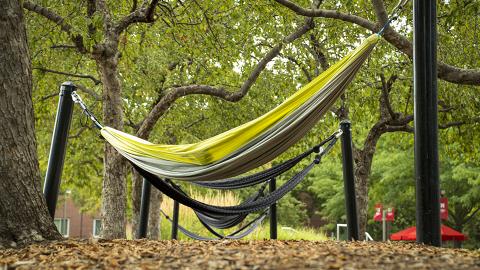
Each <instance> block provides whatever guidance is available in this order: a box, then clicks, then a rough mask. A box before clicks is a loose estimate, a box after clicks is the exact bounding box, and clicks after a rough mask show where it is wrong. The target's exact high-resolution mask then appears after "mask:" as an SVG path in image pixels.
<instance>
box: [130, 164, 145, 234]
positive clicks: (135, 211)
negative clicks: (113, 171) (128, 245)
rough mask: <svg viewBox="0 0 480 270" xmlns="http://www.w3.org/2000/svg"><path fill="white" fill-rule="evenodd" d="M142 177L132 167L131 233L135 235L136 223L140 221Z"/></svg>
mask: <svg viewBox="0 0 480 270" xmlns="http://www.w3.org/2000/svg"><path fill="white" fill-rule="evenodd" d="M142 185H143V177H142V176H141V175H140V174H139V173H138V172H137V171H136V170H135V169H133V168H132V220H131V224H132V233H133V235H134V237H135V236H136V235H137V230H138V224H139V221H140V205H141V198H142Z"/></svg>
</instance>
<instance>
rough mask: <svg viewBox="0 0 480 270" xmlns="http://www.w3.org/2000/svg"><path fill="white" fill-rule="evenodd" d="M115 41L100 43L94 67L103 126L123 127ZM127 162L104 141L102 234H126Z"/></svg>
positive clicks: (117, 236) (115, 236)
mask: <svg viewBox="0 0 480 270" xmlns="http://www.w3.org/2000/svg"><path fill="white" fill-rule="evenodd" d="M116 45H118V43H116V42H109V43H106V44H102V48H100V50H99V51H100V52H101V53H100V54H99V55H98V56H97V58H96V59H97V67H98V68H99V72H100V75H101V77H102V83H103V121H104V123H105V125H106V126H109V127H113V128H115V129H119V130H122V129H123V110H122V93H121V85H120V80H119V78H118V70H117V67H118V48H117V46H116ZM98 49H99V48H97V50H98ZM125 174H126V166H125V160H124V159H123V157H122V156H121V155H120V154H119V153H118V152H117V151H116V150H115V148H113V147H112V146H111V145H110V144H108V143H105V153H104V176H103V187H102V195H103V196H102V224H103V230H102V237H103V238H105V239H115V238H126V216H125V210H126V207H127V196H126V194H127V191H126V180H125Z"/></svg>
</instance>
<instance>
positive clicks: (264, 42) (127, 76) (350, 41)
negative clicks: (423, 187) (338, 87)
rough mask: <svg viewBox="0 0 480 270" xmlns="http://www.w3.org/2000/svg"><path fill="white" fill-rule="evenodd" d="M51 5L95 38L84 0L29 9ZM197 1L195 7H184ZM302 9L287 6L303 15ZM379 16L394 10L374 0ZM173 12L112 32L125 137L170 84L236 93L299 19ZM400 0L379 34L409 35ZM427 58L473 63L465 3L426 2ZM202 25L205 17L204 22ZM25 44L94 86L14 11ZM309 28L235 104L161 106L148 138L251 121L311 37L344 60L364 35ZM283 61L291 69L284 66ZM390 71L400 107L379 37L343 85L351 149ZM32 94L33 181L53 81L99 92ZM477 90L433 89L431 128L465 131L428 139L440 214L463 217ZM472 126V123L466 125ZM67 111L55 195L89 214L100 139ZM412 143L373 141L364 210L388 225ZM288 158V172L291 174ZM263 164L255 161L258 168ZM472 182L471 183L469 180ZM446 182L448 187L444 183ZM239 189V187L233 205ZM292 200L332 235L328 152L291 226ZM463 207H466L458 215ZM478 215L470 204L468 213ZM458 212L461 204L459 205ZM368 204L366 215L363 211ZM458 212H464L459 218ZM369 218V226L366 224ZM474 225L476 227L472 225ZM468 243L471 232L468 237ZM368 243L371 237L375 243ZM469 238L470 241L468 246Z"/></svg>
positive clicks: (299, 67) (335, 201)
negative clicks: (429, 7) (444, 205)
mask: <svg viewBox="0 0 480 270" xmlns="http://www.w3.org/2000/svg"><path fill="white" fill-rule="evenodd" d="M36 2H38V3H39V4H42V5H43V6H45V7H48V8H50V9H52V10H55V11H56V12H57V13H59V14H60V15H61V16H63V17H64V18H65V22H67V23H69V24H71V25H72V26H73V29H72V32H73V33H78V34H82V36H83V37H84V43H85V46H86V47H87V49H91V48H93V47H94V46H95V45H96V44H98V43H99V42H102V40H103V39H104V37H103V36H102V35H103V34H102V31H94V32H90V31H89V25H90V26H95V27H97V28H98V29H101V28H102V25H101V16H100V15H99V14H98V13H96V14H95V15H94V16H92V17H88V16H86V2H87V1H53V0H41V1H36ZM196 2H198V3H199V4H200V6H199V5H198V4H196ZM309 2H310V1H306V0H304V1H296V3H298V4H300V5H302V6H304V7H308V6H309V5H310V3H309ZM385 2H386V3H385V5H386V7H387V9H388V10H391V9H392V8H393V6H394V5H395V4H396V1H395V3H394V2H393V1H385ZM169 3H170V4H171V5H172V6H174V7H175V11H174V14H175V15H174V14H172V13H171V12H169V11H167V10H164V9H159V10H158V14H157V16H159V17H160V18H161V19H160V20H158V21H157V22H156V23H155V24H136V25H133V26H131V27H129V28H128V30H127V31H126V32H125V33H123V34H122V35H121V36H120V52H121V58H120V61H119V76H120V79H121V84H122V95H123V105H124V115H125V119H124V120H125V123H127V125H126V127H125V130H126V131H127V132H130V133H133V132H134V126H135V125H137V124H138V123H140V122H141V121H142V119H144V117H145V116H146V115H147V114H148V112H149V111H150V110H151V108H152V106H153V105H154V104H155V103H156V101H158V100H159V99H160V98H161V97H162V96H164V95H165V94H166V93H167V92H168V90H170V89H171V88H172V87H174V86H177V85H188V84H206V85H213V86H223V87H224V88H225V89H228V90H232V91H234V90H237V89H238V88H239V87H240V86H241V84H242V83H243V82H244V81H245V80H246V78H247V77H248V75H249V73H250V72H251V71H252V70H253V68H254V67H255V65H256V64H257V63H258V61H259V60H260V59H261V58H262V57H263V56H264V54H265V53H266V52H267V51H268V50H269V49H270V48H271V47H272V46H273V45H275V44H277V43H279V42H281V41H282V39H283V38H284V36H286V35H288V34H289V33H291V32H292V30H293V29H294V28H295V27H297V26H299V25H300V24H301V23H303V21H304V18H302V17H300V16H297V15H295V14H294V13H293V12H291V11H290V10H288V9H286V8H284V7H282V6H280V5H278V4H276V3H274V2H273V1H256V2H252V1H234V0H214V1H203V2H202V1H182V2H180V1H169ZM108 4H109V7H110V8H111V11H112V12H111V13H112V16H113V17H114V18H115V19H116V20H118V19H120V18H121V17H122V16H125V15H126V14H128V12H129V10H130V8H131V1H108ZM322 8H327V9H334V10H340V11H344V12H349V13H354V14H356V15H358V16H362V17H365V18H368V19H370V20H372V21H375V14H374V11H373V9H372V6H371V2H370V1H365V0H352V1H341V3H340V2H339V1H330V0H329V1H323V4H322ZM409 10H411V4H409V5H408V6H407V7H406V8H405V12H404V13H403V14H402V16H401V17H400V18H399V20H398V21H397V22H395V23H394V24H392V26H393V27H394V28H395V29H396V30H397V31H398V32H400V33H402V34H404V35H405V36H406V37H407V38H409V39H410V40H411V39H412V27H411V25H412V14H411V12H409ZM438 14H439V18H438V33H439V37H438V39H439V45H438V58H439V60H441V61H444V62H446V63H448V64H450V65H453V66H458V67H462V68H478V67H479V66H480V48H479V40H480V38H479V35H480V33H479V30H480V26H479V21H480V16H479V4H478V1H469V0H459V1H439V6H438ZM206 17H208V18H209V20H207V19H205V18H206ZM26 20H27V25H28V36H29V46H30V54H31V57H32V65H33V67H34V68H48V69H53V70H58V71H62V72H68V73H75V74H89V75H92V76H94V77H96V78H99V77H100V76H99V74H98V71H97V68H96V63H95V61H94V60H93V59H91V58H90V57H88V56H87V55H84V54H80V53H77V52H76V51H75V49H71V48H59V45H65V44H67V45H71V44H72V42H71V40H70V39H69V37H68V36H67V35H66V34H65V33H64V32H61V31H60V30H59V28H58V26H56V25H55V24H54V23H51V22H49V21H47V20H45V19H44V18H42V17H40V16H38V15H36V14H33V13H31V12H27V14H26ZM315 23H316V28H315V29H314V30H312V31H311V32H309V34H307V35H305V36H304V37H302V38H301V39H299V40H297V41H296V42H294V43H293V44H290V45H288V46H286V47H285V48H284V49H283V50H282V54H281V56H279V57H277V58H275V59H274V61H272V62H271V63H269V65H268V66H267V69H266V70H264V71H263V72H262V74H261V75H260V77H259V78H258V80H257V82H256V83H255V84H254V86H253V87H252V88H251V89H250V91H249V92H248V95H247V96H245V97H244V98H243V99H242V100H241V101H240V102H237V103H230V102H226V101H223V100H219V99H216V98H212V97H208V96H200V95H196V96H187V97H183V98H181V99H179V100H178V101H177V102H175V103H174V104H173V105H172V106H171V107H170V109H169V110H168V111H167V112H166V113H165V114H164V115H163V116H162V117H161V119H160V120H159V122H158V124H157V125H156V126H155V129H154V131H153V132H152V134H151V136H150V140H151V141H153V142H157V143H172V142H173V143H191V142H195V141H199V140H202V139H205V138H208V137H211V136H213V135H216V134H218V133H220V132H223V131H225V130H228V129H230V128H233V127H235V126H238V125H240V124H242V123H245V122H247V121H249V120H252V119H254V118H256V117H258V116H260V115H262V114H263V113H265V112H267V111H269V110H270V109H272V108H274V107H275V106H276V105H278V104H280V103H281V102H282V101H283V100H284V99H285V98H286V97H288V96H289V95H291V94H292V93H294V92H295V90H296V89H298V88H299V86H300V85H303V84H305V83H307V82H308V79H307V76H306V73H308V74H309V75H310V76H311V77H314V76H315V75H316V74H318V73H320V72H321V71H322V69H321V67H320V66H319V64H318V62H317V61H315V57H314V56H313V55H312V48H313V43H314V41H317V42H318V44H319V45H318V46H319V48H318V49H319V50H320V51H322V53H323V54H324V55H325V56H326V59H327V62H328V64H333V63H334V62H335V61H336V60H338V59H340V58H341V57H342V56H344V55H345V54H346V53H347V52H348V51H349V50H350V49H352V48H354V47H355V45H356V44H358V43H359V42H360V41H361V40H362V39H363V38H364V37H366V36H368V35H369V34H370V33H369V32H368V31H366V30H365V29H363V28H361V27H359V26H356V25H352V24H350V23H346V22H343V21H339V20H334V19H324V18H316V19H315ZM289 57H290V58H294V59H296V60H297V62H298V63H294V62H292V61H290V60H288V58H289ZM380 73H383V74H384V75H385V77H386V78H388V77H389V76H391V75H396V76H398V80H397V81H396V82H395V84H394V86H393V88H392V91H391V93H390V100H391V103H392V107H393V109H394V110H395V111H396V112H399V113H401V114H403V115H408V114H412V113H413V97H412V94H413V90H412V64H411V60H410V59H409V58H408V57H407V56H405V55H404V54H402V53H400V52H398V51H397V50H396V49H395V48H393V47H392V46H391V45H390V44H388V43H387V42H384V41H382V42H380V43H379V44H378V46H377V47H376V49H375V51H374V52H373V54H372V55H371V57H370V58H369V59H368V60H367V62H366V63H365V65H364V67H363V68H362V69H361V71H360V73H359V74H358V76H357V77H356V78H355V80H354V81H353V83H352V85H351V86H350V87H349V88H348V89H347V91H346V93H345V99H344V101H339V102H337V103H336V104H335V105H334V107H335V108H338V107H339V106H340V105H341V104H344V105H346V106H347V107H348V109H349V112H350V113H349V117H350V119H351V120H352V123H353V127H352V131H353V138H354V142H355V145H356V146H357V147H359V148H362V147H363V141H364V139H365V137H366V136H367V133H368V131H369V130H370V129H371V127H372V126H373V125H374V124H375V122H376V121H377V120H378V119H379V105H378V100H379V98H380V95H381V91H380V90H379V84H380V82H379V76H380ZM33 75H34V93H33V100H34V105H35V121H36V133H37V139H38V152H39V158H40V167H41V170H42V173H43V174H44V173H45V169H46V163H47V158H48V150H49V147H50V139H51V133H52V130H53V124H54V120H55V111H56V105H57V98H56V94H57V93H58V88H59V85H60V83H61V82H63V81H65V80H67V79H69V80H73V81H74V82H76V83H78V84H81V85H83V86H84V87H86V88H88V89H91V90H92V91H93V92H95V93H97V95H100V96H101V89H102V86H101V85H96V84H95V83H94V82H93V81H92V80H89V79H81V78H78V77H72V76H65V75H58V74H53V73H48V72H44V71H41V70H39V69H35V70H34V72H33ZM478 91H479V88H478V86H461V85H453V84H451V83H446V82H443V81H439V100H440V101H441V103H442V105H441V106H440V107H439V108H440V109H442V111H441V112H440V114H439V122H440V123H441V124H446V123H452V122H465V123H467V125H463V126H459V127H454V128H449V129H446V130H442V131H441V132H440V143H441V145H442V150H441V153H442V157H441V160H442V168H441V173H442V188H443V189H445V190H446V192H447V196H448V197H449V198H450V199H451V204H452V209H455V210H453V211H457V209H456V208H455V207H457V206H458V207H460V208H459V209H458V213H460V212H461V211H463V212H462V213H464V212H466V214H465V215H468V214H471V213H472V211H474V210H475V209H476V208H474V207H473V206H474V205H475V203H477V204H478V201H479V194H478V193H479V190H478V181H479V179H478V170H479V166H480V164H479V162H478V161H479V160H480V154H479V151H478V149H477V148H478V147H474V146H475V145H479V143H480V141H479V138H480V137H479V136H478V134H479V132H480V125H479V124H478V123H472V122H475V121H472V120H473V119H475V118H478V115H479V112H480V97H479V95H478V93H479V92H478ZM80 94H81V95H82V97H83V99H84V100H85V101H86V102H87V104H89V105H90V107H91V108H92V109H93V111H94V113H96V114H97V115H98V116H100V115H101V105H102V104H101V102H100V101H99V100H97V99H96V98H95V97H93V96H91V95H88V94H85V93H82V92H80ZM477 122H478V121H477ZM85 125H87V126H88V125H90V123H88V122H86V119H84V117H82V116H81V114H80V112H79V110H78V108H76V110H75V113H74V118H73V124H72V127H71V133H70V134H71V135H73V136H74V137H73V138H70V140H69V148H68V153H67V160H66V161H65V170H64V178H63V182H62V189H63V190H66V189H70V190H72V194H73V196H74V198H75V200H76V201H78V202H81V205H83V206H84V208H85V210H95V209H97V208H98V207H99V202H100V195H101V194H100V193H101V180H102V159H103V151H102V150H103V141H102V140H101V139H100V138H99V137H98V133H97V132H96V131H95V130H91V129H86V128H84V126H85ZM336 129H338V119H337V118H336V117H334V115H333V114H331V113H327V115H326V116H325V117H324V118H323V119H322V120H321V121H320V122H319V123H318V125H316V126H315V127H314V128H313V129H312V131H311V132H310V133H309V134H308V135H307V136H306V137H305V138H303V139H302V140H301V141H300V142H299V143H298V144H296V145H295V146H294V147H292V148H291V149H290V150H289V151H287V152H286V153H284V154H283V155H281V156H280V157H279V158H278V159H277V160H275V161H274V162H272V164H275V162H279V161H282V160H285V159H287V158H290V157H292V156H294V155H296V154H299V153H301V152H303V151H305V150H306V149H307V148H308V147H310V146H312V145H314V144H316V143H318V142H319V141H320V140H321V139H322V138H325V137H327V136H328V135H330V134H331V133H332V132H333V131H335V130H336ZM412 145H413V136H412V135H398V134H389V135H385V136H384V137H383V138H382V139H381V140H380V143H379V145H378V147H377V154H376V155H375V158H374V162H373V170H372V176H371V179H370V194H369V195H370V198H371V199H370V207H373V205H374V203H375V202H377V201H382V202H384V203H385V204H391V205H392V206H395V207H396V208H397V221H396V222H395V226H397V227H395V228H394V229H397V228H403V227H404V226H409V225H413V223H414V221H413V217H414V208H415V204H414V197H415V194H414V185H415V183H414V176H413V154H412V153H413V151H412ZM305 164H306V163H302V164H300V165H299V166H298V168H296V169H295V170H298V169H299V168H301V166H302V165H305ZM270 165H271V164H268V165H266V166H265V167H267V166H270ZM295 170H293V171H291V172H289V173H288V174H286V175H285V176H282V177H281V178H279V179H278V182H279V184H281V183H283V182H284V181H286V180H287V179H288V178H289V177H291V176H292V175H293V173H294V172H295ZM476 175H477V176H476ZM447 179H448V180H447ZM251 191H253V189H250V190H247V191H242V192H240V193H239V195H240V196H242V197H245V196H247V194H248V193H250V192H251ZM302 192H306V193H308V194H310V195H312V196H313V197H314V199H315V207H316V211H317V212H318V213H319V214H320V215H321V216H322V217H323V219H324V220H325V221H326V222H327V225H326V226H325V228H326V229H329V230H332V229H333V228H334V224H335V223H340V222H342V223H344V219H345V214H344V210H343V209H344V205H343V204H344V202H343V180H342V174H341V163H340V156H339V153H338V147H336V148H335V149H334V152H333V153H331V154H330V155H329V156H328V157H326V158H325V159H324V160H323V161H322V164H321V165H320V166H316V167H315V169H314V170H313V171H312V173H311V175H310V176H308V178H307V179H306V180H305V181H304V182H303V183H302V184H301V185H300V187H299V188H298V189H297V190H295V191H294V192H293V193H291V194H288V195H287V196H286V197H285V198H284V199H283V200H282V201H280V204H279V218H280V222H281V223H282V224H286V225H289V226H300V225H303V224H305V223H306V221H307V217H308V216H311V215H312V213H309V212H308V209H306V207H304V206H303V204H304V203H303V202H301V201H300V199H299V198H300V195H301V193H302ZM472 207H473V208H472ZM476 207H477V208H478V205H477V206H476ZM470 208H471V209H470ZM372 209H373V208H371V209H370V212H369V213H370V214H373V213H372V211H373V210H372ZM468 209H470V211H467V210H468ZM479 222H480V221H479V220H478V218H472V219H471V220H470V221H469V222H468V223H467V224H466V227H465V230H468V232H470V233H471V234H472V235H473V234H474V230H476V235H477V238H478V237H480V236H479V234H480V233H479V232H478V228H479V227H480V226H478V224H479ZM377 225H378V224H372V223H370V224H369V226H370V227H369V230H373V229H374V228H376V227H375V226H377ZM475 226H476V227H475ZM472 238H473V237H472ZM377 239H378V238H377ZM477 243H478V242H477Z"/></svg>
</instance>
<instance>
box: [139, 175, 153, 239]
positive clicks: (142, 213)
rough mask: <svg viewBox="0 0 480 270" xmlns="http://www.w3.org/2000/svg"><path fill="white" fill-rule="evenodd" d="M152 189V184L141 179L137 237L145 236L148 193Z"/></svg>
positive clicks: (148, 202)
mask: <svg viewBox="0 0 480 270" xmlns="http://www.w3.org/2000/svg"><path fill="white" fill-rule="evenodd" d="M151 191H152V184H150V182H148V181H147V180H146V179H143V185H142V200H141V202H140V222H139V223H138V229H137V239H140V238H146V237H147V228H148V213H149V210H150V193H151Z"/></svg>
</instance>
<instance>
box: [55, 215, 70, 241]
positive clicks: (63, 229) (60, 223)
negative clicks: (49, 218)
mask: <svg viewBox="0 0 480 270" xmlns="http://www.w3.org/2000/svg"><path fill="white" fill-rule="evenodd" d="M53 222H55V226H57V230H58V232H59V233H60V234H61V235H63V237H68V235H69V232H70V220H69V219H68V218H56V219H54V221H53Z"/></svg>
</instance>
